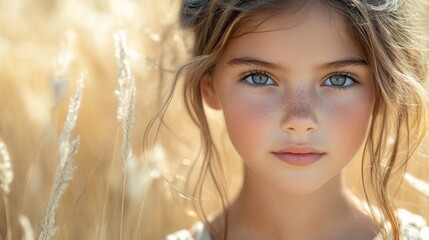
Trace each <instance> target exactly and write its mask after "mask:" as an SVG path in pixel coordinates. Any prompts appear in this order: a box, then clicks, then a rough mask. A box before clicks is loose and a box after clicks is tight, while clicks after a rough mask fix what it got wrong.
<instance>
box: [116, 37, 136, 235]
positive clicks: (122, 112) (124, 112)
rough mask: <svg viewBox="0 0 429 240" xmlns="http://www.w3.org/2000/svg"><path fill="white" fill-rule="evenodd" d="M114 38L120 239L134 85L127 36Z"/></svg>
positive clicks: (129, 149)
mask: <svg viewBox="0 0 429 240" xmlns="http://www.w3.org/2000/svg"><path fill="white" fill-rule="evenodd" d="M114 40H115V56H116V59H117V61H118V69H119V71H118V77H117V80H118V84H119V89H117V90H116V91H115V94H116V95H117V96H118V99H119V107H118V114H117V118H118V120H119V121H122V134H123V135H122V147H121V157H122V163H123V174H124V176H123V183H122V207H121V224H120V239H122V231H123V218H124V205H125V185H126V179H127V171H128V165H129V161H131V159H132V157H131V156H132V151H131V141H130V136H131V131H132V129H133V127H134V122H135V116H134V115H135V101H136V85H135V81H134V78H133V76H132V74H131V67H130V63H129V61H128V59H127V54H128V48H127V37H126V33H125V32H124V31H121V32H119V33H117V34H115V35H114Z"/></svg>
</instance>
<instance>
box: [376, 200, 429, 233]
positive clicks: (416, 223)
mask: <svg viewBox="0 0 429 240" xmlns="http://www.w3.org/2000/svg"><path fill="white" fill-rule="evenodd" d="M396 218H397V219H398V221H399V227H400V232H401V239H404V240H425V239H429V227H428V226H427V223H426V220H425V219H424V218H423V217H421V216H419V215H417V214H414V213H411V212H409V211H407V210H405V209H402V208H399V209H397V210H396ZM387 228H388V229H390V227H387ZM381 239H382V238H381V236H380V235H378V236H377V237H376V238H375V239H374V240H381Z"/></svg>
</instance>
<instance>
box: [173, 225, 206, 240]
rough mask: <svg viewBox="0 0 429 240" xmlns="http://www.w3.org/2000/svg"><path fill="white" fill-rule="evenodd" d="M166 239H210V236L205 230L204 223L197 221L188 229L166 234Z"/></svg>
mask: <svg viewBox="0 0 429 240" xmlns="http://www.w3.org/2000/svg"><path fill="white" fill-rule="evenodd" d="M166 240H211V237H210V235H209V233H208V232H207V229H206V228H205V226H204V223H202V222H197V223H196V224H194V226H193V227H192V229H191V230H190V231H189V230H180V231H177V232H175V233H172V234H169V235H167V237H166Z"/></svg>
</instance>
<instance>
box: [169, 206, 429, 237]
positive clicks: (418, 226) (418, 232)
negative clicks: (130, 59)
mask: <svg viewBox="0 0 429 240" xmlns="http://www.w3.org/2000/svg"><path fill="white" fill-rule="evenodd" d="M396 217H397V218H398V220H399V226H400V231H401V237H400V239H401V240H429V227H428V226H427V224H426V221H425V220H424V219H423V218H422V217H421V216H419V215H416V214H413V213H410V212H408V211H407V210H405V209H401V208H400V209H397V210H396ZM387 229H388V231H389V233H390V227H389V226H387ZM381 239H382V238H381V234H378V235H377V236H376V237H375V238H374V240H381ZM166 240H212V238H211V237H210V234H209V233H208V232H207V229H206V228H205V227H204V224H203V223H202V222H198V223H196V224H195V225H194V227H193V228H192V230H191V231H188V230H180V231H178V232H175V233H173V234H170V235H168V236H167V238H166Z"/></svg>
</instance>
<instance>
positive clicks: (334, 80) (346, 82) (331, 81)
mask: <svg viewBox="0 0 429 240" xmlns="http://www.w3.org/2000/svg"><path fill="white" fill-rule="evenodd" d="M356 83H357V82H356V81H355V80H354V79H353V78H352V77H350V76H348V75H347V74H334V75H331V76H330V77H328V79H326V80H325V81H324V82H323V85H324V86H332V87H335V88H347V87H351V86H353V85H354V84H356Z"/></svg>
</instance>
